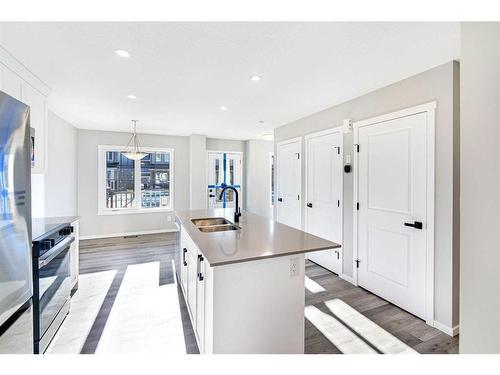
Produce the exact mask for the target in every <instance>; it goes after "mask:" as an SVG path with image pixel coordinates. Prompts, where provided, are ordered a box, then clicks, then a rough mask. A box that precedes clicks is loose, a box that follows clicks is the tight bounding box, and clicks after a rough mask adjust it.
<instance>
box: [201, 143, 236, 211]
mask: <svg viewBox="0 0 500 375" xmlns="http://www.w3.org/2000/svg"><path fill="white" fill-rule="evenodd" d="M241 159H242V158H241V153H231V152H209V153H208V207H209V208H230V207H231V208H234V206H235V205H236V201H235V195H234V192H233V191H231V190H227V191H226V192H225V193H224V195H225V196H224V197H222V199H220V192H221V190H222V184H226V185H228V186H232V187H234V188H235V189H237V190H238V193H239V199H240V201H239V205H240V207H241V204H242V195H241V186H242V179H243V177H242V160H241Z"/></svg>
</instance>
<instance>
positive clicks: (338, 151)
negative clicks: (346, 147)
mask: <svg viewBox="0 0 500 375" xmlns="http://www.w3.org/2000/svg"><path fill="white" fill-rule="evenodd" d="M333 148H335V149H337V154H338V155H340V146H333Z"/></svg>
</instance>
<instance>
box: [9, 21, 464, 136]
mask: <svg viewBox="0 0 500 375" xmlns="http://www.w3.org/2000/svg"><path fill="white" fill-rule="evenodd" d="M0 44H1V45H2V46H3V47H4V48H6V49H7V50H8V51H9V52H11V53H12V54H13V55H14V56H15V57H16V58H17V59H18V60H20V61H21V62H22V63H23V64H24V65H26V66H27V67H28V68H29V69H30V70H31V71H32V72H33V73H35V74H36V75H38V76H39V77H40V78H41V79H42V80H43V81H45V82H46V83H47V84H48V85H49V86H50V87H51V88H52V93H51V97H50V101H49V105H50V108H51V109H52V110H54V111H55V112H56V113H57V114H59V115H60V116H62V117H63V118H65V119H66V120H68V121H70V122H71V123H73V124H74V125H75V126H77V127H79V128H85V129H102V130H118V131H130V129H131V125H130V120H131V119H139V120H140V122H139V125H138V131H139V132H143V133H157V134H175V135H189V134H206V135H208V136H210V137H219V138H232V139H254V138H259V137H260V136H261V135H262V134H263V133H265V132H267V131H269V130H271V129H272V128H274V127H277V126H280V125H284V124H286V123H288V122H291V121H294V120H297V119H299V118H301V117H304V116H307V115H310V114H312V113H315V112H318V111H320V110H322V109H325V108H328V107H330V106H333V105H335V104H338V103H341V102H344V101H346V100H349V99H352V98H355V97H357V96H360V95H362V94H365V93H367V92H370V91H372V90H375V89H377V88H380V87H383V86H386V85H388V84H391V83H393V82H396V81H398V80H401V79H403V78H406V77H409V76H412V75H414V74H417V73H419V72H422V71H425V70H427V69H430V68H432V67H434V66H437V65H440V64H443V63H446V62H448V61H450V60H452V59H456V58H459V55H460V27H459V24H458V23H427V22H423V23H353V22H351V23H339V22H334V23H263V22H255V23H248V22H247V23H215V22H206V23H0ZM117 49H124V50H127V51H129V52H130V54H131V57H130V58H128V59H123V58H119V57H117V56H116V55H115V53H114V51H115V50H117ZM253 74H258V75H260V76H262V77H263V79H262V80H261V81H260V82H252V81H251V80H250V76H251V75H253ZM128 94H134V95H136V96H137V99H135V100H131V99H127V98H126V96H127V95H128ZM223 105H224V106H226V107H228V108H229V110H227V111H221V110H220V109H219V108H220V107H221V106H223ZM260 120H264V121H265V123H264V124H260V123H259V121H260Z"/></svg>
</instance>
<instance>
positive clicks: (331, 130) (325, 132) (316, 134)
mask: <svg viewBox="0 0 500 375" xmlns="http://www.w3.org/2000/svg"><path fill="white" fill-rule="evenodd" d="M335 133H340V135H341V143H342V148H341V153H340V155H341V156H342V166H343V165H344V130H343V127H342V126H341V125H339V126H336V127H333V128H329V129H326V130H322V131H319V132H314V133H309V134H307V135H306V136H305V137H304V138H305V142H304V143H305V152H304V160H305V172H304V174H305V180H304V186H305V187H304V197H305V198H306V199H305V200H304V202H307V201H309V197H308V193H309V192H308V189H307V185H308V183H307V176H308V175H309V174H308V172H309V168H310V166H309V157H308V155H309V154H308V153H309V146H308V141H309V140H310V139H311V138H317V137H322V136H324V135H330V134H335ZM340 172H341V173H340V183H341V186H342V189H341V193H340V210H341V212H342V215H341V223H342V230H341V233H342V235H341V238H342V240H341V241H342V244H341V249H342V272H341V274H344V171H343V170H341V171H340ZM304 212H305V213H304V231H306V229H307V221H308V210H307V209H306V208H305V207H304ZM306 256H307V254H306Z"/></svg>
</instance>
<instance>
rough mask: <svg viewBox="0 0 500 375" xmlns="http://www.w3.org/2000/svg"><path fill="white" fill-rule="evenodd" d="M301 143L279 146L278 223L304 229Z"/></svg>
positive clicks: (277, 168) (294, 142)
mask: <svg viewBox="0 0 500 375" xmlns="http://www.w3.org/2000/svg"><path fill="white" fill-rule="evenodd" d="M301 147H302V145H301V141H300V140H296V141H293V142H287V143H284V144H278V159H277V164H276V173H277V182H278V185H277V189H278V192H277V197H278V199H277V202H276V204H277V208H276V210H277V221H278V222H280V223H282V224H285V225H288V226H291V227H294V228H296V229H301V228H302V220H301V207H300V206H301V205H300V202H301V199H300V196H301V171H300V168H301V164H300V163H301V161H300V152H301Z"/></svg>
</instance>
